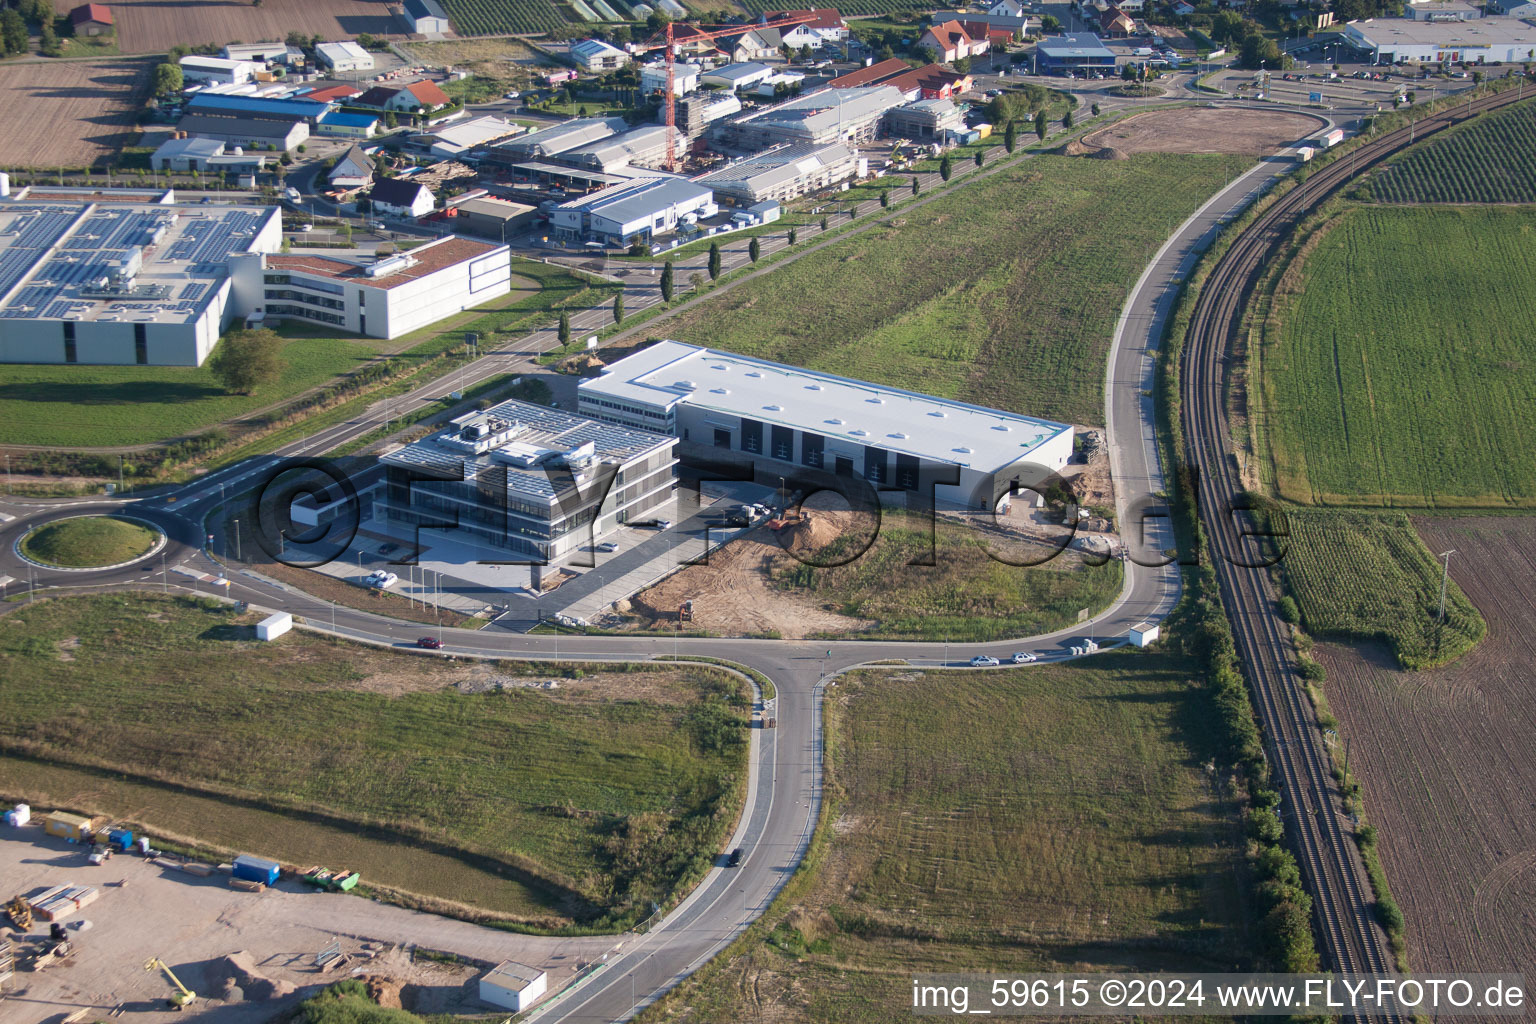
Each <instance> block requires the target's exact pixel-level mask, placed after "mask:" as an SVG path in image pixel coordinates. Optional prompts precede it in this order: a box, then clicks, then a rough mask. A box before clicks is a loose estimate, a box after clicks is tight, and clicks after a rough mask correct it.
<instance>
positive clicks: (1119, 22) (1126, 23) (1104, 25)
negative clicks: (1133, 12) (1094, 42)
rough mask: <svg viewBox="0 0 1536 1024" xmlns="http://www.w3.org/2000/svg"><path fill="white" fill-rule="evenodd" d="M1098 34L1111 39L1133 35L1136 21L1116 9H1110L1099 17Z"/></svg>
mask: <svg viewBox="0 0 1536 1024" xmlns="http://www.w3.org/2000/svg"><path fill="white" fill-rule="evenodd" d="M1099 32H1100V33H1101V34H1102V35H1106V36H1110V37H1111V38H1113V37H1115V36H1129V35H1134V34H1135V33H1136V21H1135V19H1134V18H1132V17H1131V16H1130V15H1129V14H1126V13H1125V12H1124V11H1122V10H1120V9H1119V8H1118V7H1111V8H1110V9H1109V10H1107V11H1105V12H1104V13H1103V14H1102V15H1100V16H1099Z"/></svg>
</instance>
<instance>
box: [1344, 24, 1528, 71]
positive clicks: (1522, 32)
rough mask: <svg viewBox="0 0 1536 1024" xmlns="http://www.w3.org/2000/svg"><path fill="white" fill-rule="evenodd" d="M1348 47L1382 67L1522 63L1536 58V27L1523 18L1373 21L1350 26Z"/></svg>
mask: <svg viewBox="0 0 1536 1024" xmlns="http://www.w3.org/2000/svg"><path fill="white" fill-rule="evenodd" d="M1344 42H1345V43H1346V44H1348V45H1349V46H1351V47H1353V48H1354V49H1355V50H1358V51H1359V52H1361V53H1362V54H1365V55H1367V56H1368V57H1369V58H1370V60H1371V61H1372V62H1374V63H1377V64H1392V63H1396V62H1397V61H1403V60H1406V61H1420V62H1425V63H1435V64H1438V63H1443V62H1445V61H1453V62H1460V61H1465V62H1467V63H1469V64H1488V63H1494V62H1498V63H1506V64H1507V63H1519V62H1521V61H1527V60H1531V59H1532V58H1533V57H1536V24H1533V23H1531V22H1529V21H1526V20H1524V19H1521V18H1510V17H1487V18H1477V19H1475V20H1472V21H1414V20H1412V19H1410V18H1371V19H1368V20H1366V21H1351V22H1349V23H1348V24H1346V25H1345V26H1344Z"/></svg>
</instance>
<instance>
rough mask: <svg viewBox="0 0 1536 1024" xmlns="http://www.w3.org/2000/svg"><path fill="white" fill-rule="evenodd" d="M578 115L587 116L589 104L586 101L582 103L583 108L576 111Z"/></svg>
mask: <svg viewBox="0 0 1536 1024" xmlns="http://www.w3.org/2000/svg"><path fill="white" fill-rule="evenodd" d="M576 116H577V117H586V116H587V105H586V104H585V103H583V104H582V105H581V109H580V110H578V111H576Z"/></svg>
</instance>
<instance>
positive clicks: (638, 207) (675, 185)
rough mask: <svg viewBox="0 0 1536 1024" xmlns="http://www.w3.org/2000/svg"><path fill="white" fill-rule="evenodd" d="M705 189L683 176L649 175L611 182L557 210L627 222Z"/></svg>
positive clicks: (706, 193) (705, 194) (697, 195)
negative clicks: (632, 179) (638, 178)
mask: <svg viewBox="0 0 1536 1024" xmlns="http://www.w3.org/2000/svg"><path fill="white" fill-rule="evenodd" d="M709 194H710V192H709V189H707V188H705V187H704V186H702V185H697V184H694V183H693V182H691V181H687V180H685V179H683V178H650V179H645V180H642V181H639V182H626V183H624V184H622V185H614V186H611V187H609V188H605V189H603V190H602V191H600V192H594V193H592V194H591V195H589V196H582V197H581V198H580V199H572V200H570V201H569V202H565V203H561V204H560V205H559V206H558V207H556V209H558V210H585V211H587V212H588V213H595V214H597V215H599V216H601V217H606V218H608V219H609V220H612V221H617V222H618V223H621V224H627V223H630V222H632V221H635V220H643V219H646V218H649V217H651V216H653V215H654V214H656V213H658V212H660V211H662V210H665V209H667V207H669V206H674V205H676V204H678V203H687V202H690V201H692V200H695V199H700V198H705V197H708V196H709Z"/></svg>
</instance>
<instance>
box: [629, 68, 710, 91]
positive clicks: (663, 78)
mask: <svg viewBox="0 0 1536 1024" xmlns="http://www.w3.org/2000/svg"><path fill="white" fill-rule="evenodd" d="M701 70H702V69H701V68H700V67H699V66H698V65H697V64H673V65H672V95H674V96H686V95H687V94H688V93H690V92H693V90H695V89H697V88H698V87H699V72H700V71H701ZM666 91H667V66H666V65H665V64H645V65H643V66H641V68H640V93H641V95H644V96H650V95H652V94H653V93H658V92H666Z"/></svg>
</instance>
